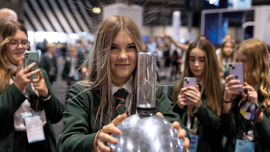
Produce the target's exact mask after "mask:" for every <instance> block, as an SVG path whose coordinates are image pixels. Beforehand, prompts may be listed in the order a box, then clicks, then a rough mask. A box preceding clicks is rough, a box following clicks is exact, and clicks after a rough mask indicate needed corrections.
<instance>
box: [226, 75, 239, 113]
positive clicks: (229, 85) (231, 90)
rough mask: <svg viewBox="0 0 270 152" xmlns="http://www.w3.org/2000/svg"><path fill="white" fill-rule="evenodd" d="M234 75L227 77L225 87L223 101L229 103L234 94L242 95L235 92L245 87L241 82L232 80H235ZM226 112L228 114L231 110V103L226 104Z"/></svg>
mask: <svg viewBox="0 0 270 152" xmlns="http://www.w3.org/2000/svg"><path fill="white" fill-rule="evenodd" d="M233 77H234V76H233V75H229V76H227V77H226V79H225V80H226V85H225V92H224V97H223V100H224V101H225V102H229V101H231V100H232V95H234V94H237V95H238V94H240V92H238V91H235V89H237V88H242V87H243V86H242V85H241V84H240V81H239V80H230V79H231V78H233ZM223 107H224V112H225V113H227V112H229V110H230V109H231V103H224V104H223Z"/></svg>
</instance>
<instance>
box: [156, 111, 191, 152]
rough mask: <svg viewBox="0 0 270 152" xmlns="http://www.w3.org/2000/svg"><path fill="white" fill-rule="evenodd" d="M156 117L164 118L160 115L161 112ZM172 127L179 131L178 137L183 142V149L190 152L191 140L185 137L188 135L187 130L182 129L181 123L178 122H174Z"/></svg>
mask: <svg viewBox="0 0 270 152" xmlns="http://www.w3.org/2000/svg"><path fill="white" fill-rule="evenodd" d="M156 115H158V116H160V117H162V118H163V117H164V116H163V114H162V113H160V112H157V113H156ZM172 127H173V128H175V129H176V130H178V135H177V137H178V138H180V139H182V140H183V147H185V148H186V152H189V151H188V148H189V144H190V141H189V139H188V138H187V137H185V136H186V134H187V133H186V130H185V129H181V126H180V123H179V122H177V121H175V122H173V124H172Z"/></svg>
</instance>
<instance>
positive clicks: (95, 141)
mask: <svg viewBox="0 0 270 152" xmlns="http://www.w3.org/2000/svg"><path fill="white" fill-rule="evenodd" d="M101 131H102V129H100V130H99V131H98V132H97V134H96V136H95V139H94V149H97V146H98V143H97V140H98V137H99V134H100V133H101Z"/></svg>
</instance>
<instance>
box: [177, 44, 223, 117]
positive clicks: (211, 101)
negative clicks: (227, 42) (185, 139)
mask: <svg viewBox="0 0 270 152" xmlns="http://www.w3.org/2000/svg"><path fill="white" fill-rule="evenodd" d="M194 48H199V49H201V50H203V51H204V54H205V67H204V69H203V74H202V78H203V81H202V82H203V86H204V88H205V89H204V93H205V95H206V98H207V104H208V107H209V108H210V110H211V111H212V112H213V113H214V114H215V115H216V116H219V115H220V114H221V97H222V86H221V82H220V77H219V73H218V72H217V71H218V64H217V63H218V61H217V55H216V52H215V48H214V46H213V45H212V44H211V43H210V42H209V41H208V40H196V41H194V42H192V43H191V44H190V45H189V47H188V50H187V52H186V59H185V63H184V73H183V74H182V76H181V79H180V81H179V82H178V84H177V85H176V87H175V89H174V91H173V95H172V98H173V102H174V103H176V102H177V96H178V93H179V92H180V90H181V88H183V79H184V77H193V76H194V75H193V73H192V72H191V70H190V67H189V55H190V53H191V51H192V50H193V49H194ZM192 108H193V106H191V105H190V106H188V112H189V114H190V115H191V116H193V113H192Z"/></svg>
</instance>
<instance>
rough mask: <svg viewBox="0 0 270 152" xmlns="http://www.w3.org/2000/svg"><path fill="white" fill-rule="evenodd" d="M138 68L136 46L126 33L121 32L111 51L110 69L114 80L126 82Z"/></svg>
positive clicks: (113, 42) (116, 37)
mask: <svg viewBox="0 0 270 152" xmlns="http://www.w3.org/2000/svg"><path fill="white" fill-rule="evenodd" d="M136 66H137V49H136V45H135V43H134V41H133V40H132V38H131V37H130V36H129V34H128V33H127V32H126V31H120V32H118V34H117V35H116V36H115V37H114V39H113V41H112V45H111V51H110V69H111V73H112V76H113V80H115V81H116V82H122V81H123V82H126V80H127V79H128V78H129V77H130V75H131V74H132V72H133V71H134V70H135V68H136ZM116 85H117V84H116Z"/></svg>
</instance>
